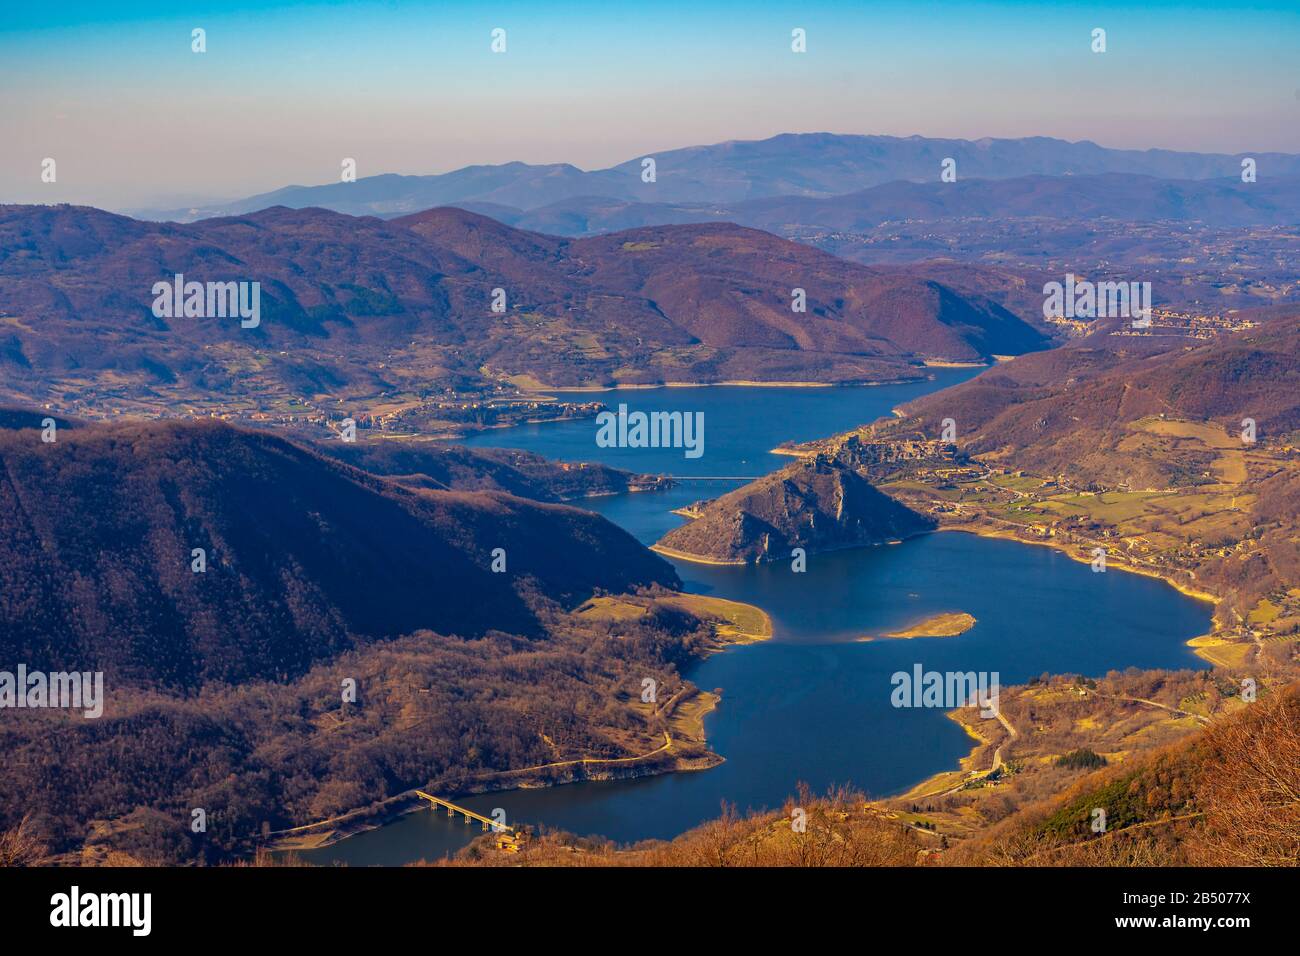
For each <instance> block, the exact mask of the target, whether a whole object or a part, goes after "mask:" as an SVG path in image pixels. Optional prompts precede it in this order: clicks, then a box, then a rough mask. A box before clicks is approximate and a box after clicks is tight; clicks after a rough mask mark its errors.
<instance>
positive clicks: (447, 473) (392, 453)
mask: <svg viewBox="0 0 1300 956" xmlns="http://www.w3.org/2000/svg"><path fill="white" fill-rule="evenodd" d="M315 447H316V450H318V451H319V452H320V453H321V454H324V455H327V456H329V457H331V458H336V459H338V460H339V461H343V462H347V463H348V464H349V465H352V466H354V467H356V468H360V469H362V470H363V471H368V472H371V473H372V474H376V475H383V476H385V477H389V478H393V479H395V480H398V481H401V482H402V483H403V484H408V485H414V486H416V487H421V488H434V489H442V490H455V491H504V492H507V493H508V494H512V495H518V496H519V497H521V498H532V499H534V500H536V501H551V502H556V501H568V500H571V499H574V498H584V497H588V496H590V495H598V494H615V493H620V492H625V491H628V490H629V489H633V488H638V487H655V486H657V485H658V484H659V483H660V479H659V478H657V477H656V476H652V475H634V474H632V473H631V472H627V471H623V470H621V469H618V468H611V467H609V466H608V465H602V464H600V463H598V462H572V463H569V462H553V461H551V460H549V459H547V458H543V457H542V456H541V455H537V454H533V453H532V452H526V451H518V450H516V449H512V448H466V447H463V446H461V445H447V444H444V443H442V442H435V441H421V442H393V441H374V440H372V441H361V440H358V441H357V442H355V443H349V442H339V441H326V442H321V443H319V444H318V445H317V446H315Z"/></svg>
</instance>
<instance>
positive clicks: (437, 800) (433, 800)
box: [415, 790, 511, 833]
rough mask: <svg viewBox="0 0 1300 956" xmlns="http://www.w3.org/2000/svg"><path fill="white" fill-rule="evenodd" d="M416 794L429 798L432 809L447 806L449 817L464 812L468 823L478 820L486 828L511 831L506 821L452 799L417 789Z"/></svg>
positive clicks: (425, 798) (499, 831) (502, 831)
mask: <svg viewBox="0 0 1300 956" xmlns="http://www.w3.org/2000/svg"><path fill="white" fill-rule="evenodd" d="M415 795H416V796H417V797H420V798H422V799H424V800H428V801H429V805H430V806H429V809H431V810H433V809H436V808H438V807H446V808H447V816H449V817H455V816H456V814H458V813H461V814H464V816H465V822H466V823H469V821H470V820H477V821H478V822H479V823H481V824H483V829H484V830H495V831H496V832H497V833H506V832H511V831H510V827H508V826H506V825H505V824H504V823H497V822H496V821H495V820H493V819H491V818H489V817H485V816H483V814H481V813H475V812H474V811H473V810H470V809H468V808H466V807H461V806H457V805H456V804H454V803H452V802H451V801H450V800H444V799H442V797H435V796H434V795H433V794H431V793H425V792H424V791H423V790H416V791H415Z"/></svg>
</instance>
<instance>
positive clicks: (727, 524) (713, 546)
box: [655, 456, 934, 564]
mask: <svg viewBox="0 0 1300 956" xmlns="http://www.w3.org/2000/svg"><path fill="white" fill-rule="evenodd" d="M933 527H934V522H933V521H931V520H930V519H929V518H926V517H924V516H922V515H919V514H917V513H916V512H914V511H912V510H911V509H909V508H907V507H905V506H903V505H901V504H899V503H898V502H896V501H894V500H893V499H892V498H889V497H888V496H886V495H883V494H881V493H880V492H879V491H877V490H876V489H875V488H873V487H872V486H871V484H870V483H869V482H867V481H866V479H864V478H862V477H861V476H860V475H859V474H858V473H857V472H855V471H854V470H853V469H851V468H846V467H843V466H841V465H838V464H836V463H834V462H832V461H830V460H828V459H826V458H824V457H821V456H818V457H815V458H811V459H807V460H802V461H798V462H795V463H794V464H791V465H788V466H786V467H785V468H782V469H781V470H780V471H776V472H773V473H772V474H770V475H766V476H764V477H762V478H760V479H758V480H757V481H752V482H750V483H749V484H747V485H745V486H744V487H743V488H738V489H737V490H735V491H733V492H730V493H729V494H726V495H723V496H722V497H721V498H717V499H715V500H713V501H708V502H704V503H703V504H702V505H700V506H697V517H695V518H693V519H692V520H691V521H690V522H688V523H687V524H685V525H682V526H681V527H679V528H674V529H673V530H672V531H669V532H668V533H667V534H666V535H664V536H663V537H662V538H661V539H660V540H659V542H658V544H656V545H655V548H656V549H662V550H663V551H664V552H665V553H668V554H675V555H681V556H685V557H689V558H696V559H701V560H706V561H719V562H726V563H735V564H741V563H752V562H757V561H776V560H781V559H788V558H789V557H790V556H791V549H792V548H804V549H805V550H806V551H809V552H812V551H831V550H835V549H837V548H852V547H861V546H864V545H871V544H881V543H883V542H885V541H893V540H898V539H902V538H906V537H909V536H911V535H914V534H919V533H921V532H922V531H928V530H930V529H931V528H933Z"/></svg>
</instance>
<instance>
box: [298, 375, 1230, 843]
mask: <svg viewBox="0 0 1300 956" xmlns="http://www.w3.org/2000/svg"><path fill="white" fill-rule="evenodd" d="M978 371H979V370H978V369H939V370H936V374H935V379H934V381H931V382H925V383H914V384H911V385H894V386H871V387H861V388H833V389H831V388H828V389H808V388H742V387H735V388H733V387H711V388H665V389H653V390H640V389H638V390H626V391H617V392H608V393H602V394H601V395H599V396H597V397H599V398H600V399H601V400H602V401H604V402H606V404H608V405H609V406H611V407H612V408H615V407H617V405H618V403H620V402H625V403H626V404H627V405H628V406H629V408H630V409H632V410H637V409H640V410H645V411H651V410H655V411H675V410H676V411H686V412H695V411H699V412H703V413H704V421H705V443H704V454H703V456H702V457H700V458H698V459H687V458H685V457H684V455H683V453H682V450H681V449H651V448H646V449H631V448H609V449H606V448H598V447H597V446H596V444H595V433H596V425H595V423H594V422H592V421H581V422H572V421H570V422H553V423H546V424H540V425H528V426H521V427H518V428H512V429H501V430H494V431H490V432H487V433H484V434H480V435H477V436H474V437H473V438H472V439H470V440H469V441H466V442H465V444H468V445H479V446H493V447H510V448H523V449H527V450H530V451H536V452H539V453H541V454H544V455H546V456H547V457H550V458H561V459H568V460H588V461H603V462H605V463H607V464H611V465H615V466H617V467H620V468H627V469H630V470H633V471H638V472H660V473H670V474H674V475H679V476H692V475H697V476H698V475H752V476H757V475H761V474H764V473H766V472H769V471H772V470H774V469H776V468H779V467H781V466H782V465H783V464H785V463H786V462H787V461H788V459H786V458H783V457H779V456H774V455H771V454H769V453H768V452H769V450H770V449H771V448H773V447H775V446H776V445H777V444H779V443H780V442H782V441H785V440H789V439H793V440H807V439H812V438H823V437H826V436H829V435H831V434H833V433H835V432H837V431H843V430H845V429H847V428H850V427H852V426H854V425H857V424H861V423H864V422H868V421H871V420H873V419H875V418H878V417H880V416H881V415H887V414H889V413H890V411H891V410H892V409H893V408H894V407H895V406H896V405H898V404H900V403H901V402H905V401H907V400H909V399H911V398H914V397H917V396H919V395H922V394H925V393H926V392H929V391H933V390H935V389H936V388H940V387H946V386H947V385H951V384H956V383H957V382H959V381H963V380H965V379H966V378H969V377H970V376H971V375H973V374H976V373H977V372H978ZM554 394H556V395H557V396H559V397H561V398H569V397H572V398H574V399H577V400H591V398H592V397H593V396H592V394H591V393H576V394H575V393H554ZM954 417H956V418H958V420H960V414H959V411H958V412H955V413H954ZM741 483H742V482H740V481H737V480H729V481H720V480H701V481H696V480H688V481H683V482H682V484H681V485H679V486H678V487H676V488H673V489H671V490H669V491H666V492H653V493H640V494H628V495H612V496H608V497H603V498H592V499H587V500H585V501H583V502H579V503H578V504H580V505H581V506H582V507H587V508H590V509H591V510H593V511H597V512H599V513H601V514H603V515H605V516H606V517H608V518H609V519H610V520H611V521H614V522H615V523H617V524H619V525H621V526H622V527H624V528H626V529H627V530H628V531H629V532H631V533H632V534H634V535H636V536H637V537H638V538H639V539H640V540H641V541H643V542H645V543H647V544H649V543H652V542H653V541H655V540H656V539H657V538H659V537H660V536H661V535H662V534H663V533H664V532H665V531H667V530H668V529H669V528H671V527H674V526H675V525H676V524H678V523H680V521H681V520H682V519H681V518H679V517H677V516H675V515H673V514H671V511H672V509H673V508H677V507H681V506H682V505H684V504H688V503H690V502H692V501H694V500H697V499H699V498H704V497H715V496H717V495H719V494H722V493H724V492H725V491H727V490H730V489H731V488H734V487H737V486H738V485H739V484H741ZM673 563H674V565H675V567H676V568H677V570H678V573H679V574H680V575H681V577H682V580H683V582H684V583H685V585H686V588H687V589H688V590H690V591H695V592H700V593H707V594H713V595H716V596H719V597H726V598H730V599H733V600H737V601H745V602H747V603H751V604H757V605H759V606H760V607H762V608H763V609H764V610H766V611H767V612H768V613H769V614H770V615H771V616H772V619H773V624H774V629H775V636H774V638H773V639H772V640H771V641H767V642H764V643H761V644H754V645H749V646H745V647H736V648H732V649H729V650H727V651H725V652H724V653H721V654H716V655H714V656H712V657H710V658H709V659H707V660H706V661H704V662H703V663H701V664H700V665H699V666H698V667H696V668H694V669H693V670H692V671H691V672H690V673H689V675H688V676H689V677H690V678H691V680H693V681H694V682H695V683H696V684H697V685H698V686H700V687H702V688H704V689H705V690H715V689H720V692H721V694H722V702H721V703H720V705H719V706H718V709H717V710H716V711H714V712H713V713H712V714H711V715H709V717H708V718H706V722H705V727H706V730H707V734H708V740H709V745H710V747H711V749H713V750H714V751H715V752H717V753H719V754H721V755H722V756H723V757H725V758H726V762H725V763H723V764H722V765H721V766H718V767H715V768H713V769H711V770H706V771H701V772H693V773H674V774H667V775H663V776H658V777H646V778H641V779H636V780H621V781H609V782H585V783H577V784H568V785H564V786H559V787H550V788H544V789H534V790H514V791H503V792H499V793H491V794H480V795H477V796H471V797H465V798H464V799H462V800H459V801H458V802H460V803H462V804H463V805H465V806H467V807H470V808H471V809H474V810H477V811H478V812H480V813H484V814H486V815H491V813H492V811H493V810H494V809H496V808H501V809H503V810H504V811H505V813H506V819H507V821H509V822H513V823H530V824H534V825H544V826H547V827H551V828H556V829H564V830H569V831H571V832H574V833H578V834H583V835H585V834H599V835H602V836H605V837H609V838H610V839H614V840H618V841H620V842H634V841H637V840H642V839H650V838H669V837H672V836H675V835H677V834H679V833H681V832H683V831H685V830H688V829H690V828H691V827H692V826H695V825H696V824H698V823H700V822H703V821H704V820H707V819H709V818H711V817H715V816H717V815H718V812H719V810H720V808H721V805H722V803H723V801H726V802H728V803H731V804H734V805H736V806H737V807H738V808H739V809H740V810H741V811H744V810H746V809H762V808H774V807H779V806H780V805H781V804H782V803H783V802H784V800H785V798H786V797H787V796H789V795H791V794H792V793H793V792H794V791H795V788H796V786H797V784H799V783H800V782H804V783H807V784H808V785H809V786H811V787H812V789H813V790H814V791H815V792H824V791H825V790H826V789H828V788H829V787H831V786H833V785H836V784H850V785H852V786H855V787H857V788H860V789H862V790H865V791H867V792H868V793H870V794H871V795H873V796H886V795H890V794H895V793H899V792H901V791H904V790H906V789H908V788H909V787H910V786H912V785H913V784H915V783H917V782H919V781H921V780H923V779H924V778H926V777H928V776H930V775H931V774H934V773H937V772H939V771H942V770H948V769H953V768H955V767H956V765H957V761H958V760H959V759H960V758H961V757H963V756H965V755H966V753H968V752H969V750H970V743H971V742H970V740H969V738H968V737H967V736H966V734H965V733H964V732H963V731H962V730H961V728H960V727H958V726H957V725H956V724H954V723H953V722H952V721H950V720H948V719H947V718H946V717H945V716H944V711H943V710H941V709H897V708H894V707H893V706H891V704H890V694H891V691H892V689H893V685H892V684H891V682H890V676H891V675H892V674H893V673H894V672H896V671H908V672H910V671H911V670H912V668H913V666H914V665H916V664H920V665H922V667H923V669H924V670H934V671H976V672H996V673H997V674H998V675H999V680H1000V682H1001V684H1002V685H1003V686H1006V685H1009V684H1015V683H1023V682H1024V681H1025V680H1027V679H1029V678H1031V677H1036V676H1038V675H1039V674H1042V673H1044V672H1049V673H1055V674H1059V673H1078V674H1082V675H1088V676H1098V675H1101V674H1104V673H1105V672H1106V671H1108V670H1112V669H1122V668H1125V667H1130V666H1132V667H1161V668H1200V667H1204V666H1206V665H1205V663H1204V662H1203V661H1201V660H1200V659H1199V658H1197V657H1196V656H1195V655H1194V654H1192V652H1191V649H1190V648H1188V647H1187V646H1186V645H1185V642H1186V641H1187V640H1188V639H1189V638H1191V637H1195V636H1196V635H1198V634H1203V633H1205V632H1206V631H1208V630H1209V628H1210V610H1211V608H1210V605H1208V604H1205V603H1202V602H1198V601H1194V600H1192V599H1190V598H1187V597H1185V596H1184V595H1181V594H1179V593H1178V592H1177V591H1176V590H1174V589H1173V588H1172V587H1169V586H1168V585H1166V584H1164V583H1163V582H1161V581H1158V580H1155V579H1152V578H1147V577H1142V576H1139V575H1133V574H1125V573H1123V572H1119V571H1112V572H1110V573H1107V574H1095V573H1093V572H1092V570H1091V569H1090V568H1089V566H1088V565H1086V564H1081V563H1079V562H1076V561H1073V560H1071V559H1069V558H1067V557H1066V556H1065V555H1063V554H1061V553H1059V552H1057V551H1054V550H1052V549H1049V548H1045V547H1034V546H1031V545H1024V544H1019V543H1017V542H1012V541H1004V540H999V539H991V538H980V537H976V536H974V535H968V534H962V533H957V532H941V533H936V534H929V535H924V536H922V537H919V538H914V539H912V540H909V541H906V542H903V543H902V544H897V545H889V546H881V547H875V548H862V549H856V550H852V551H839V552H834V553H829V554H813V555H811V556H809V558H808V565H807V571H806V572H805V573H802V574H795V573H792V571H791V569H790V566H789V563H788V562H777V563H773V564H765V565H759V566H712V565H699V564H691V563H688V562H673ZM944 611H965V612H968V613H970V614H972V615H974V617H975V618H976V621H977V623H976V625H975V626H974V627H973V628H972V629H971V630H970V631H968V632H966V633H965V634H963V635H961V636H959V637H955V638H920V639H915V640H910V641H891V640H884V641H874V642H870V643H862V642H859V641H858V640H857V638H859V637H862V636H865V635H872V634H880V633H883V632H886V631H890V630H894V629H897V628H901V627H904V626H906V625H909V624H912V623H914V622H916V621H917V620H919V619H921V618H924V617H927V616H929V615H932V614H937V613H940V612H944ZM462 819H463V818H457V819H456V820H455V821H454V822H453V821H449V820H448V818H447V817H446V816H445V815H444V814H435V813H431V812H421V813H414V814H410V815H408V816H406V817H403V818H401V819H400V820H398V821H395V822H394V823H392V824H389V825H388V826H385V827H382V828H381V829H378V830H374V831H370V832H368V833H363V834H359V835H357V836H355V837H352V838H350V839H348V840H345V841H343V842H341V843H339V844H337V845H335V846H333V847H327V848H324V849H321V850H316V851H312V852H310V853H305V854H303V857H304V859H306V860H307V861H309V862H313V863H316V862H319V863H330V862H334V861H338V862H346V863H349V864H352V865H366V864H380V865H392V864H398V863H405V862H410V861H412V860H417V859H421V858H426V859H433V858H436V857H439V856H442V855H445V854H447V853H450V852H454V851H455V850H457V849H459V848H460V847H461V846H463V845H465V844H466V843H467V842H469V840H470V839H472V838H473V837H475V836H477V835H478V834H479V832H480V831H479V829H478V827H477V826H467V825H466V824H465V823H464V822H462Z"/></svg>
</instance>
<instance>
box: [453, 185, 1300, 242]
mask: <svg viewBox="0 0 1300 956" xmlns="http://www.w3.org/2000/svg"><path fill="white" fill-rule="evenodd" d="M457 205H460V206H461V207H462V208H465V209H471V210H473V211H475V212H481V213H482V214H483V215H485V216H491V217H492V218H493V219H497V220H500V221H501V222H504V223H507V224H509V225H512V226H515V227H517V228H520V229H533V230H537V231H540V232H549V233H554V234H556V235H564V236H588V235H596V234H598V233H602V232H613V231H617V230H620V229H634V228H638V227H642V226H651V225H665V224H674V223H688V222H734V223H738V224H740V225H744V226H751V227H753V228H755V229H765V230H767V231H768V232H773V233H776V234H777V235H784V236H786V237H788V238H794V237H796V236H800V235H803V234H806V233H809V232H812V231H816V230H839V231H864V230H868V229H873V228H875V227H877V226H880V225H881V224H883V223H888V222H896V223H897V222H908V221H922V222H935V221H941V220H950V219H1031V218H1050V219H1053V220H1082V219H1091V220H1100V219H1117V220H1121V221H1126V222H1150V221H1159V220H1173V221H1196V222H1200V223H1203V224H1205V225H1209V226H1214V227H1218V228H1231V227H1241V226H1273V225H1295V224H1297V223H1300V178H1290V179H1271V180H1267V181H1263V182H1255V183H1243V182H1242V181H1241V180H1240V178H1236V179H1207V180H1172V179H1157V178H1154V177H1151V176H1145V175H1138V174H1133V173H1101V174H1098V175H1086V176H1042V175H1033V176H1023V177H1017V178H1013V179H959V180H958V181H957V182H955V183H944V182H938V181H934V182H922V183H917V182H905V181H895V182H891V183H885V184H884V185H880V186H873V187H871V188H870V189H863V190H860V191H858V192H853V193H847V194H845V195H842V196H833V197H828V198H821V197H816V198H815V197H808V196H776V197H769V198H764V199H751V200H746V201H743V202H733V203H644V202H632V201H626V200H617V199H608V198H593V197H581V198H576V199H566V200H562V201H560V202H556V203H552V204H551V205H548V206H541V207H538V208H534V209H520V208H515V207H510V206H503V205H500V204H496V203H483V202H474V203H459V204H457Z"/></svg>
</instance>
